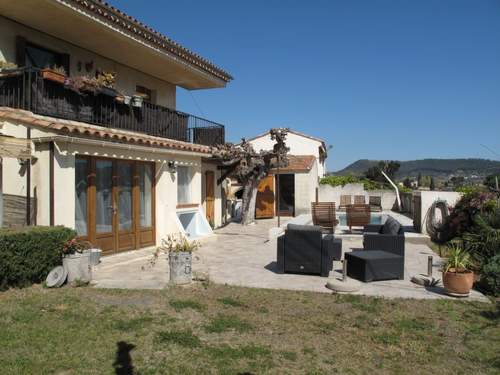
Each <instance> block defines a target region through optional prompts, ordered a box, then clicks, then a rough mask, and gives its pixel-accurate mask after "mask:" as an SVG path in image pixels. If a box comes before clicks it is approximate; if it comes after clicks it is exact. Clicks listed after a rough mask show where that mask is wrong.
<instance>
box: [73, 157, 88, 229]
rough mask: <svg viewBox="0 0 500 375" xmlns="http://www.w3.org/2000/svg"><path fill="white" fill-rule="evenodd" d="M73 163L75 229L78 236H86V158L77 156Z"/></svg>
mask: <svg viewBox="0 0 500 375" xmlns="http://www.w3.org/2000/svg"><path fill="white" fill-rule="evenodd" d="M75 163H76V165H75V229H76V233H77V234H78V235H79V236H86V235H87V234H88V228H87V174H88V160H87V159H82V158H77V159H76V162H75Z"/></svg>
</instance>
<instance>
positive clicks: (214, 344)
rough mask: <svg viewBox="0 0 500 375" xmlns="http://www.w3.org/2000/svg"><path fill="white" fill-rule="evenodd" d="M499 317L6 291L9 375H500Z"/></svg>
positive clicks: (218, 290)
mask: <svg viewBox="0 0 500 375" xmlns="http://www.w3.org/2000/svg"><path fill="white" fill-rule="evenodd" d="M499 319H500V317H499V306H498V304H497V305H495V304H484V303H471V302H464V301H449V300H440V301H415V300H383V299H375V298H369V297H359V296H334V295H330V294H320V293H306V292H292V291H271V290H261V289H246V288H236V287H227V286H216V285H210V286H208V287H204V286H202V285H196V286H193V287H188V288H171V289H167V290H163V291H119V290H98V289H92V288H68V287H65V288H62V289H58V290H49V289H43V288H41V287H33V288H29V289H24V290H11V291H8V292H5V293H0V368H1V370H0V372H1V373H2V374H54V373H56V374H61V375H62V374H101V373H103V374H112V373H115V371H116V373H118V374H126V373H132V372H131V371H133V373H140V374H159V373H164V374H239V373H252V374H262V373H280V374H290V373H292V374H293V373H296V374H308V373H309V374H332V373H339V374H365V373H366V374H399V373H400V374H407V373H415V374H417V373H418V374H439V373H446V374H462V373H463V374H494V373H495V374H498V373H499V372H500V326H499ZM127 371H128V372H127Z"/></svg>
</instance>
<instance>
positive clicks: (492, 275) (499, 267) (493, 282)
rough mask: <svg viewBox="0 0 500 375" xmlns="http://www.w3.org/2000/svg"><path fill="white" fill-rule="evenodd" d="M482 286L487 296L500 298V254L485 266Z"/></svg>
mask: <svg viewBox="0 0 500 375" xmlns="http://www.w3.org/2000/svg"><path fill="white" fill-rule="evenodd" d="M480 286H481V289H483V290H484V292H486V293H487V294H491V295H493V296H500V253H499V254H497V255H495V256H494V257H493V258H491V259H490V260H489V261H488V263H486V264H485V265H484V266H483V270H482V273H481V281H480Z"/></svg>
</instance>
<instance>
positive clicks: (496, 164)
mask: <svg viewBox="0 0 500 375" xmlns="http://www.w3.org/2000/svg"><path fill="white" fill-rule="evenodd" d="M379 161H380V160H370V159H359V160H357V161H355V162H354V163H351V164H349V165H348V166H347V167H345V168H343V169H340V170H338V171H335V172H333V174H334V175H345V174H349V173H350V174H353V175H362V174H363V173H364V172H366V170H367V169H368V168H370V167H373V166H375V165H377V164H378V162H379ZM398 163H400V164H401V167H400V168H399V171H398V172H397V173H396V177H397V178H401V177H417V176H418V174H419V173H420V174H422V175H423V176H433V177H445V176H446V177H448V176H450V177H451V176H464V177H472V176H487V175H489V174H492V173H499V172H500V161H496V160H491V159H479V158H459V159H437V158H427V159H416V160H405V161H399V160H398Z"/></svg>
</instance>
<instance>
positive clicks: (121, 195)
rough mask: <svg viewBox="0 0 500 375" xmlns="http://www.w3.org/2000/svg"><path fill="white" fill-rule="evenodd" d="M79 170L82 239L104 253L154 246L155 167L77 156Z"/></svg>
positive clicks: (77, 219) (77, 210)
mask: <svg viewBox="0 0 500 375" xmlns="http://www.w3.org/2000/svg"><path fill="white" fill-rule="evenodd" d="M76 167H77V173H75V175H76V176H75V182H76V185H75V190H76V194H77V207H75V226H76V227H77V232H78V233H79V237H80V238H81V239H83V240H88V241H90V242H91V243H92V244H93V245H94V246H95V247H98V248H100V249H102V250H103V252H104V253H112V252H117V251H125V250H131V249H138V248H141V247H145V246H151V245H154V244H155V178H154V172H155V168H154V164H152V163H145V162H134V161H125V160H113V159H105V158H93V157H78V158H77V163H76ZM85 175H87V182H86V181H85Z"/></svg>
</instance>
